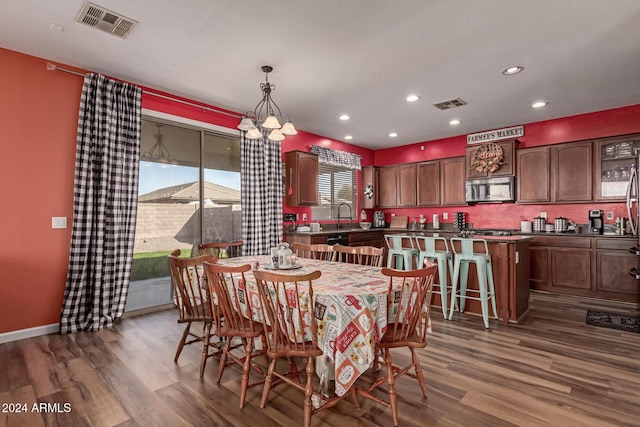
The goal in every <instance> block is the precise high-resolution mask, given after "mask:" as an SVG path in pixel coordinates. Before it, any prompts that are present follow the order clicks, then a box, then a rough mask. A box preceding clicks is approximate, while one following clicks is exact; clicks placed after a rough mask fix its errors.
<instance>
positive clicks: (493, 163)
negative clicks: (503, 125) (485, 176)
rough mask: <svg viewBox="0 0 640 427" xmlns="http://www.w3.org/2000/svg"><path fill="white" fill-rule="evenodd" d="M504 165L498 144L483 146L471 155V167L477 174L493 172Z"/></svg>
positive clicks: (502, 154)
mask: <svg viewBox="0 0 640 427" xmlns="http://www.w3.org/2000/svg"><path fill="white" fill-rule="evenodd" d="M503 164H504V151H503V150H502V147H501V146H499V145H498V144H493V143H489V144H484V145H482V146H481V147H480V148H478V149H477V150H476V152H475V154H474V155H473V160H472V161H471V167H472V168H474V169H475V170H476V171H478V172H495V171H497V170H498V169H500V167H502V165H503Z"/></svg>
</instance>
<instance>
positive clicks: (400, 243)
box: [384, 234, 419, 270]
mask: <svg viewBox="0 0 640 427" xmlns="http://www.w3.org/2000/svg"><path fill="white" fill-rule="evenodd" d="M384 240H385V241H386V242H387V248H388V253H389V255H388V256H387V267H388V268H393V266H394V261H395V268H396V269H397V270H413V260H414V258H415V259H416V261H417V260H418V253H419V251H418V249H417V248H416V247H415V244H414V242H413V239H412V238H411V236H407V235H403V234H392V235H387V234H385V236H384ZM407 242H408V243H409V245H411V247H410V248H409V247H406V248H405V247H404V244H405V243H407Z"/></svg>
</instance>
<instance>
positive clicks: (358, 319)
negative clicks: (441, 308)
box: [218, 255, 430, 396]
mask: <svg viewBox="0 0 640 427" xmlns="http://www.w3.org/2000/svg"><path fill="white" fill-rule="evenodd" d="M218 262H219V263H220V264H223V265H229V266H239V265H244V264H250V265H251V266H252V267H253V268H255V267H256V266H257V267H258V268H261V269H270V270H275V271H277V272H278V273H280V274H285V275H287V274H290V275H293V274H295V275H298V274H307V273H311V272H313V271H316V270H320V272H321V273H322V275H321V276H320V278H318V279H316V280H314V281H313V284H312V286H313V299H314V301H313V302H311V304H309V305H308V306H307V307H301V310H307V311H309V313H303V315H314V316H315V318H316V324H317V337H318V346H319V347H320V348H321V349H322V351H323V356H320V357H319V358H318V359H317V360H316V373H317V375H318V376H319V378H320V383H321V384H320V391H321V392H324V394H327V392H328V389H329V380H330V376H332V377H333V380H335V388H334V392H335V393H336V394H337V395H338V396H344V395H345V394H346V393H347V392H348V391H349V390H350V388H351V387H352V386H353V385H354V383H355V382H356V380H357V379H358V378H359V377H360V376H361V375H362V374H363V373H364V372H366V371H367V369H369V368H370V367H371V366H372V365H373V361H374V357H375V355H374V353H375V348H376V346H375V344H376V343H377V342H379V340H380V338H381V337H382V335H383V334H384V333H385V331H386V328H387V295H388V293H389V289H388V288H389V278H388V277H386V276H384V275H382V273H381V270H382V268H380V267H372V266H367V265H360V264H350V263H339V262H333V261H323V260H316V259H307V258H298V260H297V262H296V265H295V266H293V268H284V269H274V268H273V267H272V266H271V257H269V256H267V255H264V256H242V257H237V258H228V259H220V260H218ZM245 277H246V281H247V282H248V283H246V284H245V292H246V293H247V298H251V301H252V302H253V303H254V306H258V307H259V306H260V303H259V301H260V298H259V294H258V290H257V286H256V282H255V278H254V277H253V275H252V274H247V275H246V276H245ZM245 315H246V314H245ZM252 317H254V319H255V320H260V321H262V318H261V313H259V312H255V313H252ZM429 327H430V322H429Z"/></svg>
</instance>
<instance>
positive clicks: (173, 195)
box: [138, 181, 240, 204]
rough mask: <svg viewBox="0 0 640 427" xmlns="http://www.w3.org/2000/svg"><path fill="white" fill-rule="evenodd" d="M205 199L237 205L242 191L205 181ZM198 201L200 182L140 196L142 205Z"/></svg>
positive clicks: (216, 202)
mask: <svg viewBox="0 0 640 427" xmlns="http://www.w3.org/2000/svg"><path fill="white" fill-rule="evenodd" d="M203 199H205V200H207V199H209V200H211V201H212V202H213V203H215V204H237V203H240V191H238V190H234V189H233V188H229V187H224V186H222V185H218V184H214V183H212V182H206V181H205V183H204V197H203ZM198 200H200V188H199V183H198V181H196V182H188V183H185V184H180V185H173V186H171V187H164V188H160V189H158V190H155V191H152V192H150V193H147V194H142V195H140V196H138V201H139V202H141V203H190V202H195V201H198Z"/></svg>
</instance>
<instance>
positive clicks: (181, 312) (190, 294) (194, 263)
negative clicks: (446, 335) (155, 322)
mask: <svg viewBox="0 0 640 427" xmlns="http://www.w3.org/2000/svg"><path fill="white" fill-rule="evenodd" d="M179 256H180V252H179V251H174V252H172V253H171V255H169V256H168V257H167V259H168V262H169V271H170V272H171V281H172V282H173V286H174V291H175V295H176V304H177V306H178V316H179V320H181V321H205V320H212V318H213V315H214V305H213V301H212V298H211V292H210V289H209V287H208V286H207V284H206V283H205V281H204V280H203V278H204V275H205V271H204V263H205V262H211V263H215V262H217V258H216V257H214V256H212V255H201V256H198V257H195V258H179Z"/></svg>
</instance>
